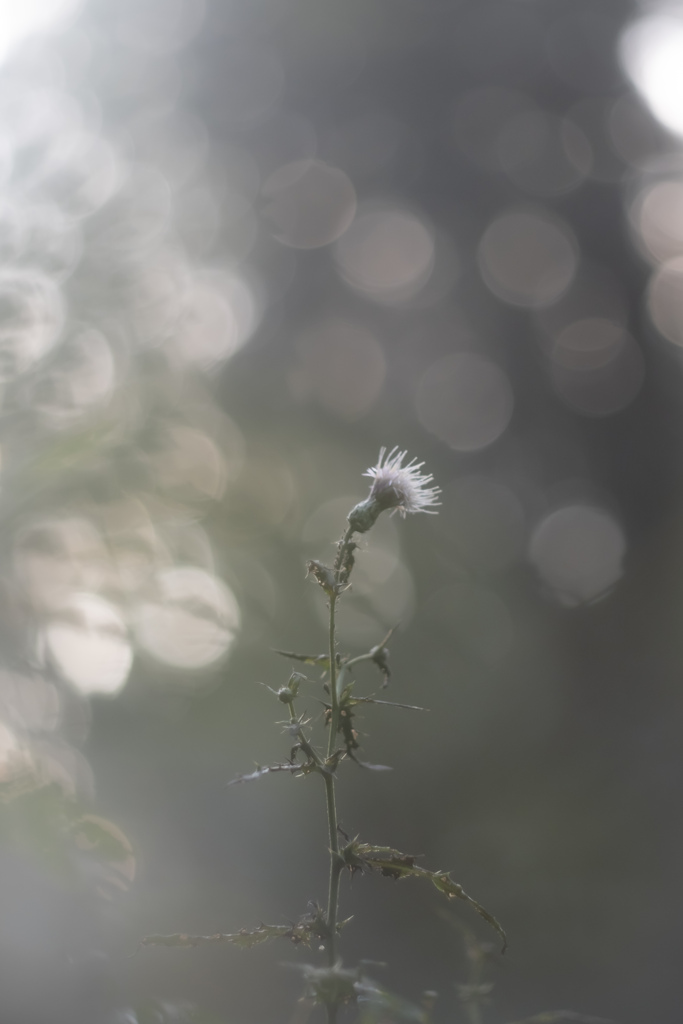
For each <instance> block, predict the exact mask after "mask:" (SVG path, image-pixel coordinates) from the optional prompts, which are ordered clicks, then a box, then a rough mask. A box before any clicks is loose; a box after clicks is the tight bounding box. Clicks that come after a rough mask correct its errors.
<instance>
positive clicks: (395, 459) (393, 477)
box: [348, 448, 441, 533]
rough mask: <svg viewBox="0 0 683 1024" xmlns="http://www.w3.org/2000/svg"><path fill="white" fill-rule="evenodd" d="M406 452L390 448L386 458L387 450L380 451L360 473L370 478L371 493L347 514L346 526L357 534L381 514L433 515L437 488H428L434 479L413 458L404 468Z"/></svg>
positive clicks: (369, 525)
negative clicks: (374, 464) (373, 464)
mask: <svg viewBox="0 0 683 1024" xmlns="http://www.w3.org/2000/svg"><path fill="white" fill-rule="evenodd" d="M407 454H408V453H407V452H401V451H399V450H398V448H392V449H391V451H390V452H389V454H388V455H387V450H386V448H382V449H380V453H379V458H378V460H377V465H376V466H371V467H370V469H368V470H367V472H365V473H364V474H363V476H369V477H371V479H372V487H371V488H370V494H369V496H368V497H367V499H366V500H365V501H362V502H361V503H360V504H359V505H356V507H355V508H354V509H353V510H352V511H351V512H350V513H349V517H348V518H349V523H350V524H351V526H352V527H353V529H354V530H356V531H357V532H358V533H365V532H366V530H369V529H370V527H371V526H373V525H374V523H375V522H376V520H377V517H378V516H379V514H380V512H386V511H391V513H392V514H393V513H394V512H398V513H400V515H402V516H404V517H405V516H406V514H407V513H409V512H411V513H412V512H428V513H430V514H431V515H436V509H435V508H433V507H432V506H434V505H440V504H441V502H440V501H438V500H437V499H438V497H439V495H440V494H441V489H440V488H439V487H428V486H427V485H428V484H430V483H431V482H432V480H433V479H434V477H433V476H432V475H431V473H429V474H428V473H421V472H420V470H421V469H422V467H423V466H424V462H416V461H415V459H412V460H411V461H410V462H409V463H407V465H405V466H404V465H403V460H404V459H405V458H406V456H407Z"/></svg>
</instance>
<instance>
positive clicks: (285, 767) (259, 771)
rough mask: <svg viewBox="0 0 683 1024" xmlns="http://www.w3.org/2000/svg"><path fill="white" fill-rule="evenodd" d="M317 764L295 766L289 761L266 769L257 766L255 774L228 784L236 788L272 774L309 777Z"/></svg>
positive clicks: (239, 777)
mask: <svg viewBox="0 0 683 1024" xmlns="http://www.w3.org/2000/svg"><path fill="white" fill-rule="evenodd" d="M314 768H315V764H313V763H312V762H310V761H307V762H306V763H305V764H293V763H291V762H289V761H287V762H285V763H284V764H270V765H267V767H265V768H261V767H260V766H258V765H257V767H256V769H255V770H254V771H253V772H249V774H248V775H237V776H236V777H235V778H234V779H231V780H230V782H228V783H227V785H228V786H236V785H237V783H238V782H254V781H255V780H256V779H260V778H261V777H262V776H263V775H268V774H269V773H270V772H292V773H293V774H296V773H297V772H300V773H301V774H302V775H307V774H308V773H309V772H311V771H313V769H314Z"/></svg>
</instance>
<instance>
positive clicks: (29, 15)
mask: <svg viewBox="0 0 683 1024" xmlns="http://www.w3.org/2000/svg"><path fill="white" fill-rule="evenodd" d="M79 6H80V0H0V61H3V60H4V59H5V57H6V56H7V53H8V52H9V50H10V49H11V48H12V46H14V44H15V43H18V42H19V40H20V39H22V38H23V37H24V36H27V35H30V34H31V33H32V32H44V31H45V30H47V29H49V28H51V27H52V26H54V25H56V24H57V23H58V22H60V21H65V20H66V19H67V18H68V17H70V16H71V15H72V14H74V13H75V12H76V9H77V8H78V7H79Z"/></svg>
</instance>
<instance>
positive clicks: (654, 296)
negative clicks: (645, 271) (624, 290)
mask: <svg viewBox="0 0 683 1024" xmlns="http://www.w3.org/2000/svg"><path fill="white" fill-rule="evenodd" d="M647 306H648V309H649V312H650V316H651V317H652V322H653V323H654V325H655V327H656V328H657V330H658V331H659V332H660V333H661V334H663V335H664V337H665V338H667V339H668V340H669V341H672V342H673V343H674V345H681V346H683V256H678V257H676V259H673V260H668V261H667V262H666V263H664V264H662V266H661V267H660V268H659V270H657V272H656V273H655V274H654V275H653V276H652V278H651V280H650V285H649V288H648V293H647Z"/></svg>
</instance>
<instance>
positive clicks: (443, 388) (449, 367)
mask: <svg viewBox="0 0 683 1024" xmlns="http://www.w3.org/2000/svg"><path fill="white" fill-rule="evenodd" d="M415 405H416V409H417V416H418V419H419V420H420V423H421V424H422V426H423V427H424V428H425V429H426V430H428V431H430V433H432V434H435V435H436V436H437V437H439V438H441V440H442V441H445V442H446V443H447V444H448V445H450V447H451V448H455V449H456V450H457V451H462V452H471V451H477V450H478V449H480V448H485V447H486V446H487V445H489V444H492V443H493V442H494V441H495V440H496V439H497V438H499V437H500V435H501V434H502V433H503V432H504V431H505V429H506V428H507V426H508V424H509V422H510V419H511V417H512V411H513V408H514V397H513V393H512V388H511V386H510V382H509V380H508V378H507V375H506V374H505V372H504V371H503V370H502V369H501V368H500V367H499V366H497V365H496V364H495V363H493V362H491V361H490V360H489V359H485V358H484V357H483V356H480V355H476V354H474V353H471V352H458V353H456V354H455V355H449V356H445V357H444V358H443V359H438V360H437V361H436V362H434V363H432V365H431V366H430V367H428V369H427V370H426V371H425V373H424V374H423V376H422V379H421V380H420V384H419V387H418V390H417V395H416V399H415Z"/></svg>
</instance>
